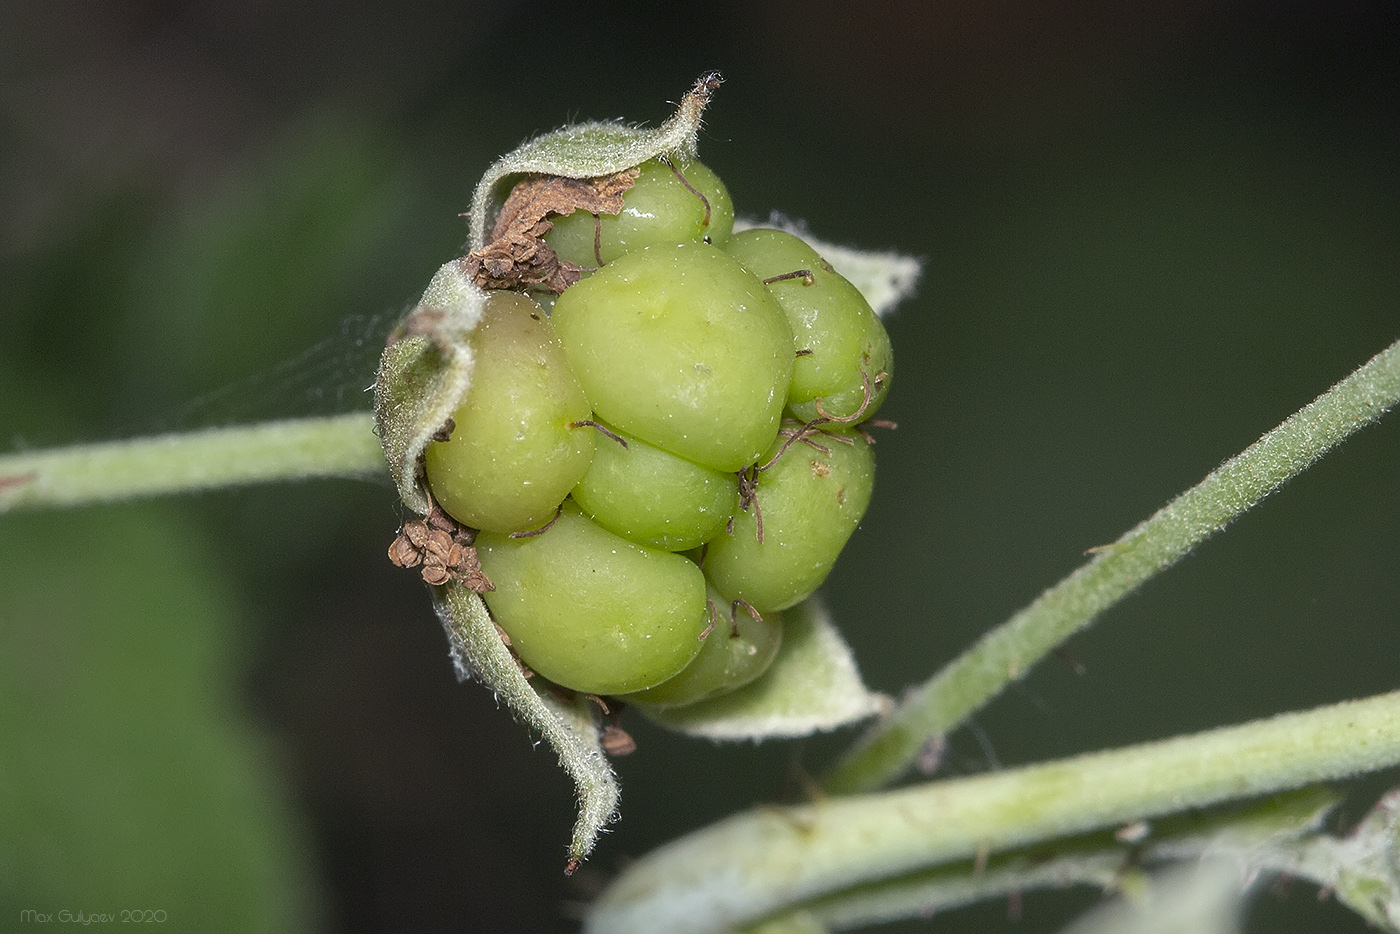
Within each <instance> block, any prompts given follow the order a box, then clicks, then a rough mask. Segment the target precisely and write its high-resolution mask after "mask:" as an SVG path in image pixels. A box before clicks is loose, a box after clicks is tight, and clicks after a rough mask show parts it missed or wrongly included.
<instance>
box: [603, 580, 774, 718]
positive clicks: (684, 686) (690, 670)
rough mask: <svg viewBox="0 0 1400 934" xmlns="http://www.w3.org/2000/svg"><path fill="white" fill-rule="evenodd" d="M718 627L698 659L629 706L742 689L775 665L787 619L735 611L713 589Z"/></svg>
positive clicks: (678, 702)
mask: <svg viewBox="0 0 1400 934" xmlns="http://www.w3.org/2000/svg"><path fill="white" fill-rule="evenodd" d="M707 596H708V598H709V601H710V606H711V613H712V614H713V615H712V616H711V622H713V623H714V629H712V630H710V633H709V635H707V636H706V637H705V644H704V646H703V647H701V649H700V654H699V655H696V656H695V659H694V661H692V662H691V663H690V664H689V665H687V666H686V667H685V670H683V671H682V672H681V673H680V674H678V675H676V676H675V677H674V678H671V679H669V680H667V681H663V682H661V683H660V684H658V685H657V686H656V687H654V688H647V689H646V690H645V691H639V692H637V693H635V694H628V695H626V696H624V697H623V700H625V701H627V702H628V703H629V704H642V705H645V706H652V707H681V706H683V705H685V704H694V703H696V702H698V701H702V700H708V699H709V698H711V697H718V696H719V695H721V694H728V693H729V692H730V691H734V690H737V689H738V688H741V687H743V686H744V685H746V684H748V683H749V682H750V681H753V680H755V679H756V678H758V676H759V675H761V674H763V673H764V672H765V671H767V670H768V666H769V665H771V664H773V658H774V657H775V656H776V655H777V654H778V648H779V647H780V646H781V645H782V643H783V623H782V619H781V617H780V616H779V615H778V614H777V613H767V614H764V615H763V617H762V618H761V619H757V618H755V617H754V616H752V615H751V614H749V613H748V612H747V611H745V610H743V609H736V608H735V607H734V605H733V604H731V603H729V602H728V601H727V600H725V599H724V598H723V597H722V596H720V595H719V592H718V591H716V590H715V589H714V588H713V587H710V588H709V590H708V591H707Z"/></svg>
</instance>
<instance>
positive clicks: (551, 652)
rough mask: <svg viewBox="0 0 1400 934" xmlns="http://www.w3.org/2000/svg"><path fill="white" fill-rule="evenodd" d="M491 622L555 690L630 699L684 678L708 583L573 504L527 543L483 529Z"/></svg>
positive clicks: (676, 558) (696, 647)
mask: <svg viewBox="0 0 1400 934" xmlns="http://www.w3.org/2000/svg"><path fill="white" fill-rule="evenodd" d="M476 549H477V556H478V557H479V558H480V559H481V569H482V570H483V571H484V572H485V573H486V576H487V577H489V578H490V579H491V582H492V583H493V584H495V586H496V589H495V590H494V591H491V592H489V593H487V594H486V604H487V606H488V607H490V609H491V615H492V616H493V617H494V618H495V620H496V622H497V623H498V624H499V625H500V627H501V628H502V629H504V630H505V632H506V634H507V635H508V636H510V640H511V644H512V646H513V647H514V648H515V651H516V652H517V653H518V654H519V655H520V659H521V661H523V662H524V663H525V664H526V665H529V666H530V667H531V668H533V669H534V670H535V671H537V672H539V673H540V674H541V675H543V676H544V677H546V678H548V679H549V680H550V681H553V682H555V683H556V684H560V685H563V686H564V687H567V688H572V689H573V690H575V691H583V692H585V693H588V694H624V693H627V692H630V691H640V690H642V689H644V688H648V687H652V686H654V685H657V684H660V683H661V682H663V681H666V680H667V679H669V678H672V677H674V676H675V675H676V674H678V673H679V672H680V671H681V670H682V669H683V668H685V666H686V665H688V664H689V663H690V661H691V659H693V658H694V657H695V656H696V654H697V653H698V652H699V651H700V647H701V642H700V634H701V633H702V632H704V631H705V627H706V626H707V625H709V610H708V608H707V607H706V604H705V579H704V576H703V575H702V574H701V572H700V569H699V568H698V567H696V566H695V564H694V563H693V562H691V561H690V560H689V559H688V558H685V557H683V556H682V555H676V554H671V553H669V552H665V551H660V550H657V549H653V548H644V547H642V546H641V545H634V544H632V543H631V542H629V541H627V540H626V539H623V538H620V537H618V536H616V535H614V534H612V533H611V532H609V531H607V530H605V529H603V528H601V527H600V526H598V525H596V524H595V523H593V522H592V521H591V520H589V519H587V518H586V517H584V516H583V515H581V514H580V513H579V511H578V507H576V506H574V505H573V503H565V504H564V508H563V511H562V513H561V514H560V516H559V519H558V521H556V522H555V523H554V524H553V525H552V526H550V527H549V529H547V530H546V531H544V532H542V533H540V534H538V535H532V536H529V537H525V538H511V537H510V536H508V535H500V534H493V533H485V532H483V533H482V534H481V535H479V536H477V539H476Z"/></svg>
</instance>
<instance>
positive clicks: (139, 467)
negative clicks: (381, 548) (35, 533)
mask: <svg viewBox="0 0 1400 934" xmlns="http://www.w3.org/2000/svg"><path fill="white" fill-rule="evenodd" d="M312 477H344V478H351V479H371V478H378V477H384V478H385V479H387V478H388V469H387V468H386V467H385V465H384V452H383V450H381V448H380V446H379V439H378V438H377V437H375V434H374V423H373V419H372V418H371V417H370V415H369V413H367V412H365V413H360V412H356V413H353V414H349V415H334V416H329V417H326V418H303V419H288V420H286V421H276V422H265V423H263V424H260V425H250V426H246V427H237V428H214V429H207V430H204V431H195V432H189V433H186V434H169V435H157V436H154V437H150V438H134V439H132V440H129V441H111V442H105V443H101V444H79V445H74V446H72V447H66V448H54V449H51V450H46V451H34V452H25V453H22V454H8V455H4V456H0V513H4V512H8V511H10V510H18V509H39V508H43V507H61V506H81V505H85V504H88V503H100V502H110V501H113V500H122V499H134V498H136V497H141V496H155V495H161V494H167V493H186V492H191V491H194V490H207V489H213V488H217V487H227V486H239V485H242V484H248V483H266V482H269V481H273V480H300V479H308V478H312Z"/></svg>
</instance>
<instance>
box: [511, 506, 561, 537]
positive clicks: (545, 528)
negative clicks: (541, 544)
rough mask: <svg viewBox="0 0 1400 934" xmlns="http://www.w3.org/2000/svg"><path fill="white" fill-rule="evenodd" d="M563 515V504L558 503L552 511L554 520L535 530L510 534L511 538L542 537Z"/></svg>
mask: <svg viewBox="0 0 1400 934" xmlns="http://www.w3.org/2000/svg"><path fill="white" fill-rule="evenodd" d="M563 514H564V504H563V503H560V504H559V508H558V509H556V510H554V518H553V519H550V520H549V521H548V522H546V523H545V524H544V525H542V526H540V527H539V528H537V529H527V530H525V531H524V532H511V533H510V537H511V538H534V537H535V536H536V535H543V534H544V533H546V532H548V531H549V530H550V529H551V528H553V526H554V523H556V522H558V521H559V517H560V516H562V515H563Z"/></svg>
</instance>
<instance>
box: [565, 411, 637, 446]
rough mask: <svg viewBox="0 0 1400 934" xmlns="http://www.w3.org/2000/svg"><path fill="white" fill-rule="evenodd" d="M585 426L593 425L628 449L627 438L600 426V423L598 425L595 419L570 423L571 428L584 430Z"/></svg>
mask: <svg viewBox="0 0 1400 934" xmlns="http://www.w3.org/2000/svg"><path fill="white" fill-rule="evenodd" d="M585 425H592V426H593V427H594V428H596V429H598V430H599V431H601V432H602V433H603V434H605V435H607V436H608V437H609V438H612V439H613V440H614V441H616V442H617V443H618V444H620V445H622V446H623V447H624V448H625V447H627V439H626V438H624V437H622V435H620V434H618V433H617V432H615V431H612V430H611V429H609V428H607V427H606V426H604V425H602V424H600V423H598V422H595V421H594V420H593V419H591V418H581V419H579V420H578V421H576V422H569V427H570V428H582V427H583V426H585Z"/></svg>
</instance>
